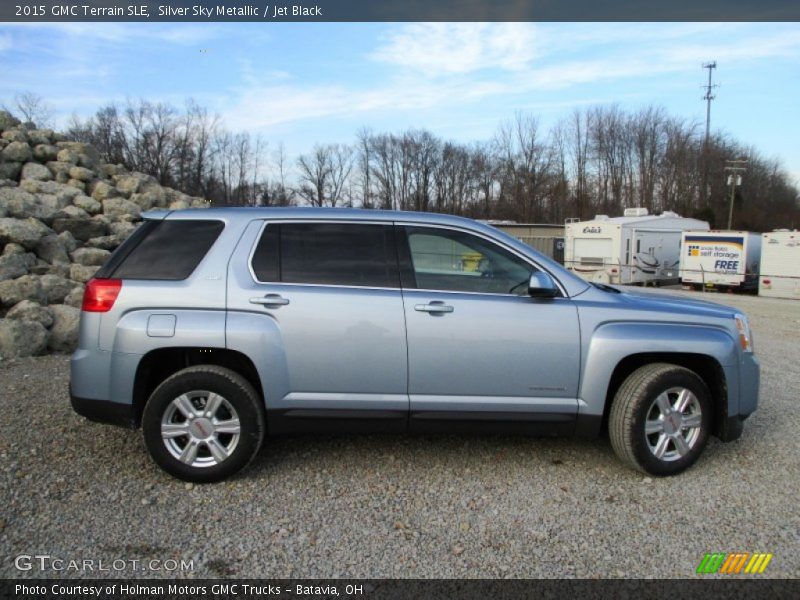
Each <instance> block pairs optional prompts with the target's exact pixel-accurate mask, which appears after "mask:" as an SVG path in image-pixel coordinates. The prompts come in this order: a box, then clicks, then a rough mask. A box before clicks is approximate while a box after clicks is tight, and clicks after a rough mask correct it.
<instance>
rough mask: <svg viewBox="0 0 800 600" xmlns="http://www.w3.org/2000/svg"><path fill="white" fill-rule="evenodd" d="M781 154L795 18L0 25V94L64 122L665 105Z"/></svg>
mask: <svg viewBox="0 0 800 600" xmlns="http://www.w3.org/2000/svg"><path fill="white" fill-rule="evenodd" d="M709 60H716V61H717V62H718V65H719V67H718V69H717V71H716V73H715V74H714V76H715V79H716V80H717V81H718V83H720V84H721V86H720V87H719V88H717V89H716V94H717V99H716V100H715V101H714V103H713V107H712V128H713V129H714V130H715V131H718V130H724V131H726V132H728V133H730V134H732V135H734V136H735V137H736V138H738V139H739V140H741V141H743V142H746V143H749V144H753V145H755V146H756V147H757V148H758V149H759V150H760V151H761V152H762V153H763V154H764V155H766V156H769V157H778V158H780V159H781V160H782V161H783V163H784V165H785V166H786V168H787V170H788V171H789V172H790V173H792V174H793V176H794V177H795V178H796V179H798V180H800V108H798V107H800V24H686V23H683V24H681V23H677V24H644V25H637V24H610V23H596V24H528V23H512V24H502V23H488V24H482V23H450V24H422V23H410V24H392V23H354V24H336V23H320V24H309V23H271V24H269V25H264V24H259V23H241V24H214V23H211V24H192V23H184V24H177V23H176V24H153V23H105V24H88V23H60V24H39V23H37V24H20V25H0V101H5V102H8V100H10V99H11V98H12V97H13V96H14V95H15V94H16V93H18V92H21V91H32V92H35V93H36V94H39V95H40V96H42V97H44V98H45V100H46V101H47V102H49V103H50V104H51V105H53V106H54V107H55V108H56V110H57V114H58V117H59V119H60V122H61V123H63V122H64V121H65V120H66V117H67V116H69V114H71V113H73V112H76V113H78V114H80V115H82V116H87V115H89V114H91V113H92V112H93V111H94V110H95V109H96V108H97V107H98V106H100V105H102V104H104V103H106V102H108V101H112V100H117V101H124V100H125V98H127V97H130V98H145V99H149V100H153V101H158V100H166V101H169V102H171V103H174V104H177V105H181V104H183V102H184V100H185V99H186V98H188V97H193V98H195V99H196V100H197V101H198V102H199V103H201V104H203V105H205V106H207V107H209V108H210V109H212V110H214V111H216V112H218V113H220V114H221V115H222V117H223V119H224V121H225V123H226V125H227V126H228V127H229V128H230V129H234V130H239V129H248V130H253V131H258V132H261V133H262V134H263V135H264V137H265V139H266V140H267V141H269V142H270V144H271V145H273V146H275V145H277V143H278V142H284V143H285V145H286V148H287V150H288V151H289V152H290V153H291V154H296V153H299V152H305V151H307V150H308V149H309V148H310V147H311V146H312V145H313V143H314V142H351V141H352V140H353V137H354V133H355V131H356V130H357V129H359V128H360V127H362V126H368V127H371V128H372V129H373V130H375V131H394V132H396V131H401V130H404V129H406V128H409V127H420V128H422V127H424V128H428V129H430V130H432V131H434V132H435V133H437V134H439V135H441V136H443V137H446V138H452V139H457V140H461V141H469V140H479V139H487V138H489V137H491V135H492V134H493V132H494V131H495V129H496V128H497V125H498V124H499V123H500V122H501V121H503V120H505V119H508V118H510V117H512V116H513V114H514V112H515V111H518V110H522V111H529V112H531V113H534V114H537V115H539V116H540V118H541V121H542V123H543V124H544V125H546V126H549V125H551V124H553V123H554V122H555V121H557V120H558V119H559V118H560V117H562V116H566V115H567V114H569V113H570V112H571V111H572V109H573V108H575V107H585V106H590V105H594V104H610V103H618V104H619V105H621V106H622V107H623V108H628V109H636V108H639V107H642V106H646V105H649V104H659V105H663V106H664V107H665V108H666V109H667V110H668V111H669V112H670V113H671V114H674V115H678V116H682V117H685V118H687V119H691V120H696V121H697V122H699V123H701V124H702V123H704V119H705V104H704V102H703V101H702V100H701V96H702V95H703V90H702V89H701V85H702V84H703V83H704V80H705V77H706V71H704V70H703V69H702V68H701V63H703V62H705V61H709Z"/></svg>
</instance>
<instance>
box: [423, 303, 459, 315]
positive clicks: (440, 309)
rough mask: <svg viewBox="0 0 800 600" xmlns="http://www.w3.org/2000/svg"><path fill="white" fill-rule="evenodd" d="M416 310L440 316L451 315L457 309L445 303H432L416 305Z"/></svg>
mask: <svg viewBox="0 0 800 600" xmlns="http://www.w3.org/2000/svg"><path fill="white" fill-rule="evenodd" d="M414 310H417V311H419V312H426V313H434V314H439V313H451V312H453V311H454V310H455V309H454V308H453V307H452V306H450V305H448V304H445V303H444V302H431V303H429V304H416V305H415V306H414Z"/></svg>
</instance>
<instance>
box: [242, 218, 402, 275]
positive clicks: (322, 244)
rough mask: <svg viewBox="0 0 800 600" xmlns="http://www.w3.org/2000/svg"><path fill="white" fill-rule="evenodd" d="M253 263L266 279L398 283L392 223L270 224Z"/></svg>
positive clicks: (257, 271) (256, 272)
mask: <svg viewBox="0 0 800 600" xmlns="http://www.w3.org/2000/svg"><path fill="white" fill-rule="evenodd" d="M252 265H253V272H254V273H255V275H256V278H257V279H258V280H259V281H264V282H268V281H276V282H278V281H279V282H283V283H309V284H327V285H351V286H362V287H399V286H400V282H399V273H398V268H397V252H396V250H395V246H394V231H393V227H392V226H391V225H368V224H363V225H362V224H357V223H352V224H351V223H282V224H269V225H267V227H266V228H265V229H264V234H263V235H262V236H261V240H259V243H258V247H257V248H256V251H255V253H254V255H253V262H252Z"/></svg>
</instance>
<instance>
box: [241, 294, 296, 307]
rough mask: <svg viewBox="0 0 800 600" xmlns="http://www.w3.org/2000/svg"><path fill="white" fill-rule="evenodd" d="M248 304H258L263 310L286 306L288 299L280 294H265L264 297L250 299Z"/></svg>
mask: <svg viewBox="0 0 800 600" xmlns="http://www.w3.org/2000/svg"><path fill="white" fill-rule="evenodd" d="M250 304H260V305H261V306H263V307H265V308H278V307H279V306H286V305H287V304H289V299H288V298H284V297H283V296H281V295H280V294H267V295H266V296H258V297H256V298H250Z"/></svg>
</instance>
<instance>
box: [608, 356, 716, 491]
mask: <svg viewBox="0 0 800 600" xmlns="http://www.w3.org/2000/svg"><path fill="white" fill-rule="evenodd" d="M711 410H712V404H711V394H710V393H709V391H708V387H707V386H706V384H705V382H703V380H702V379H701V378H700V377H699V376H698V375H697V374H696V373H694V372H693V371H690V370H689V369H685V368H683V367H679V366H677V365H672V364H667V363H654V364H650V365H645V366H643V367H641V368H639V369H637V370H636V371H634V372H633V373H632V374H631V375H629V376H628V378H627V379H626V380H625V381H624V382H623V383H622V385H621V386H620V387H619V389H618V390H617V393H616V395H615V396H614V402H613V404H612V405H611V414H610V415H609V421H608V430H609V437H610V438H611V446H612V447H613V448H614V452H615V453H616V454H617V456H618V457H619V458H620V459H622V461H623V462H626V463H628V464H629V465H631V466H632V467H634V468H637V469H639V470H642V471H645V472H647V473H650V474H652V475H676V474H678V473H680V472H681V471H684V470H685V469H687V468H689V467H690V466H691V465H692V464H693V463H694V462H695V461H696V460H697V458H698V457H699V456H700V454H701V453H702V451H703V448H704V447H705V445H706V442H707V441H708V435H709V431H710V429H711V418H712V415H711Z"/></svg>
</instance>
